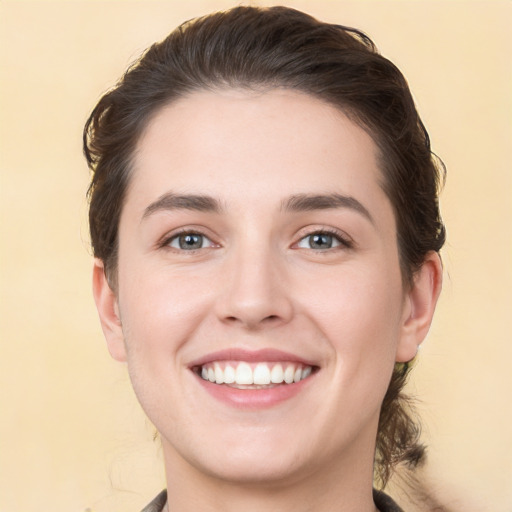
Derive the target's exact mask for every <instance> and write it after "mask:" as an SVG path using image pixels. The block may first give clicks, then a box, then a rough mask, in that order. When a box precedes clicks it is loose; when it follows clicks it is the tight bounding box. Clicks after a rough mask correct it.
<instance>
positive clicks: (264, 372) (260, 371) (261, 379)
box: [253, 363, 270, 384]
mask: <svg viewBox="0 0 512 512" xmlns="http://www.w3.org/2000/svg"><path fill="white" fill-rule="evenodd" d="M253 380H254V384H270V369H269V367H268V366H267V365H266V364H262V363H260V364H258V365H256V368H254V372H253Z"/></svg>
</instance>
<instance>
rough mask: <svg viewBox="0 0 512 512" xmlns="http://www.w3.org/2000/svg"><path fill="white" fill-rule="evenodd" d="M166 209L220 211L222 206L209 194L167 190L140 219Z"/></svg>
mask: <svg viewBox="0 0 512 512" xmlns="http://www.w3.org/2000/svg"><path fill="white" fill-rule="evenodd" d="M168 210H194V211H198V212H213V213H220V212H221V210H222V207H221V204H220V202H219V201H218V200H217V199H215V198H213V197H211V196H205V195H197V194H174V193H173V192H167V193H166V194H163V195H161V196H160V197H159V198H158V199H157V200H156V201H154V202H153V203H151V204H150V205H149V206H148V207H147V208H146V209H145V210H144V214H143V215H142V219H143V220H144V219H145V218H147V217H149V216H150V215H152V214H153V213H156V212H159V211H168Z"/></svg>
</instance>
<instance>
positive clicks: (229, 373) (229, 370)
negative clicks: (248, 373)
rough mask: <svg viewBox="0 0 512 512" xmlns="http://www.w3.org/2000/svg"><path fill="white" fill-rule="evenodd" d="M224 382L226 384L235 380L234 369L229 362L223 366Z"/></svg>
mask: <svg viewBox="0 0 512 512" xmlns="http://www.w3.org/2000/svg"><path fill="white" fill-rule="evenodd" d="M224 382H225V383H226V384H233V382H235V369H234V368H233V367H232V366H231V365H229V364H228V365H227V366H226V368H224Z"/></svg>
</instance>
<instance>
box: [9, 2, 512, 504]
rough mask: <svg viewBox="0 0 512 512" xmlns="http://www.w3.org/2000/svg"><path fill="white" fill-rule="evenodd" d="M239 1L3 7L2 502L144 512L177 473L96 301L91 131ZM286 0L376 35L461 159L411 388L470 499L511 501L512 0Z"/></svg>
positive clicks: (445, 147) (458, 496) (454, 167)
mask: <svg viewBox="0 0 512 512" xmlns="http://www.w3.org/2000/svg"><path fill="white" fill-rule="evenodd" d="M236 3H238V2H234V1H227V0H226V1H221V0H212V1H198V0H188V1H167V2H163V1H162V2H153V1H138V2H128V1H110V2H105V1H53V2H52V1H39V2H27V1H19V0H18V1H15V0H11V1H8V0H3V1H0V52H1V60H0V73H1V97H0V102H1V103H0V115H1V119H0V122H1V124H0V143H1V154H0V165H1V184H0V186H1V204H0V208H1V212H0V213H1V228H0V229H1V237H0V247H1V272H2V273H1V292H2V298H1V332H0V335H1V351H0V512H32V511H33V512H36V511H41V510H52V511H53V512H61V511H62V512H64V511H66V512H74V511H75V512H82V511H84V510H85V509H86V508H87V507H90V508H92V509H93V510H94V511H95V512H107V511H108V512H117V511H119V512H121V511H126V512H129V511H137V510H139V509H140V507H141V506H142V505H143V504H144V503H145V502H147V501H148V499H150V498H151V497H152V495H153V494H155V493H156V492H158V491H159V490H160V488H161V487H162V486H163V477H162V474H161V470H160V466H161V461H160V458H159V457H160V455H159V453H158V445H157V443H154V442H153V441H152V428H151V426H150V425H149V424H148V423H147V422H146V420H145V419H144V416H143V415H142V413H141V412H140V410H139V407H138V405H137V404H136V402H135V400H134V398H133V396H132V393H131V390H130V386H129V382H128V379H127V377H126V374H125V370H124V368H123V367H122V366H120V365H118V364H116V363H114V362H113V361H111V360H110V358H109V356H108V354H107V351H106V349H105V347H104V344H103V339H102V335H101V332H100V328H99V324H98V321H97V318H96V313H95V309H94V306H93V301H92V296H91V292H90V268H91V257H90V251H89V248H88V236H87V224H86V220H85V212H86V203H85V199H84V194H85V190H86V187H87V182H88V172H87V169H86V166H85V162H84V160H83V158H82V156H81V130H82V126H83V123H84V122H85V119H86V116H87V115H88V112H89V111H90V109H91V108H92V107H93V105H94V104H95V102H96V101H97V99H98V98H99V96H100V94H101V92H102V91H104V90H105V89H106V88H108V87H109V86H111V85H112V84H113V83H114V81H115V80H116V79H117V77H118V76H119V75H120V74H121V73H122V71H123V70H124V69H125V67H126V66H127V64H128V63H129V62H130V61H131V60H133V59H134V58H135V57H137V56H138V55H139V54H140V52H141V51H142V50H143V49H144V48H145V47H146V46H148V45H149V44H150V43H152V42H153V41H154V40H156V39H160V38H162V37H164V36H165V35H166V34H167V33H168V32H169V31H170V30H171V29H172V28H174V27H175V26H176V25H177V24H178V23H179V22H182V21H184V20H186V19H188V18H191V17H194V16H197V15H200V14H204V13H206V12H209V11H211V10H215V9H218V8H227V7H229V6H231V5H234V4H236ZM270 3H272V2H266V1H262V2H259V5H268V4H270ZM283 3H284V4H286V5H290V6H295V7H298V8H302V9H304V10H306V11H308V12H310V13H312V14H314V15H316V16H318V17H320V18H322V19H325V20H329V21H333V22H338V23H342V24H346V25H353V26H356V27H358V28H361V29H362V30H364V31H366V32H367V33H368V34H369V35H370V36H371V37H372V38H373V39H374V40H375V41H376V42H377V44H378V46H379V48H380V49H381V51H382V53H384V54H385V55H386V56H388V57H389V58H391V59H392V60H393V61H395V62H396V63H397V64H398V65H399V67H400V68H401V69H402V71H403V72H404V74H405V75H406V76H407V77H408V79H409V81H410V84H411V87H412V89H413V92H414V94H415V98H416V100H417V103H418V106H419V109H420V112H421V113H422V115H423V118H424V121H425V123H426V125H427V127H428V129H429V131H430V133H431V136H432V142H433V148H434V150H435V151H436V152H437V153H438V154H439V155H441V156H442V158H443V159H444V161H445V163H446V165H447V167H448V172H449V174H448V182H447V186H446V189H445V191H444V194H443V198H442V209H443V213H444V218H445V221H446V223H447V225H448V234H449V242H448V245H447V247H446V249H445V251H444V261H445V266H446V273H445V275H446V280H445V289H444V294H443V296H442V299H441V303H440V306H439V310H438V314H437V318H436V320H435V323H434V326H433V328H432V331H431V334H430V336H429V339H428V340H427V342H426V343H425V345H424V347H422V350H421V361H420V363H419V365H418V368H417V371H416V374H415V377H414V380H413V382H412V386H411V387H412V390H413V391H414V392H415V393H417V394H418V395H419V397H421V400H422V402H421V404H420V409H421V411H422V414H423V416H424V419H425V437H426V439H427V440H428V442H429V443H430V445H431V449H430V462H429V466H428V468H427V476H428V478H429V480H430V482H431V483H430V485H431V486H432V487H433V488H434V489H436V490H437V491H438V492H439V493H440V495H441V496H442V497H443V499H445V500H446V501H447V502H448V503H449V504H451V505H452V506H453V508H454V510H464V511H473V510H474V511H486V512H511V511H512V411H511V401H510V394H511V391H512V371H511V369H510V368H511V359H512V337H511V335H510V322H511V318H512V299H511V289H512V171H511V168H510V163H511V158H510V150H511V141H512V133H511V132H512V130H511V120H510V119H511V114H512V100H511V94H510V91H511V90H512V70H511V65H510V59H511V37H510V27H511V25H510V22H511V14H512V3H511V2H510V1H492V0H491V1H480V2H475V1H457V0H450V1H436V0H430V1H413V0H411V1H365V0H360V1H336V0H333V1H312V0H311V1H283Z"/></svg>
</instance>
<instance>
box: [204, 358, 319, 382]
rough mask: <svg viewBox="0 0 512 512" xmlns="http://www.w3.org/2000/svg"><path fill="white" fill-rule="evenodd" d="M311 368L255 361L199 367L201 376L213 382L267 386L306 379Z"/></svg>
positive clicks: (294, 364) (217, 363) (210, 364)
mask: <svg viewBox="0 0 512 512" xmlns="http://www.w3.org/2000/svg"><path fill="white" fill-rule="evenodd" d="M283 368H284V369H283ZM312 370H313V369H312V367H311V366H304V365H302V364H299V363H277V364H274V363H257V364H256V365H255V364H252V365H251V364H249V363H246V362H239V363H236V362H230V363H227V362H224V363H223V362H215V363H213V364H212V363H209V364H206V365H204V366H202V367H201V377H202V378H203V379H204V380H208V381H210V382H214V383H215V384H233V385H242V386H251V385H255V386H269V385H272V384H283V383H285V384H293V383H294V382H299V381H301V380H304V379H307V378H308V377H309V376H310V375H311V373H312Z"/></svg>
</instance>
